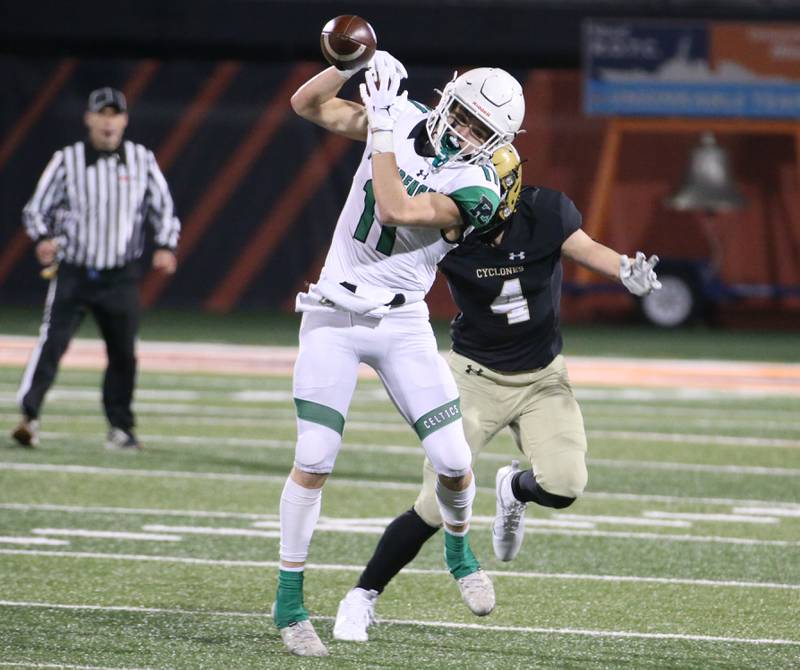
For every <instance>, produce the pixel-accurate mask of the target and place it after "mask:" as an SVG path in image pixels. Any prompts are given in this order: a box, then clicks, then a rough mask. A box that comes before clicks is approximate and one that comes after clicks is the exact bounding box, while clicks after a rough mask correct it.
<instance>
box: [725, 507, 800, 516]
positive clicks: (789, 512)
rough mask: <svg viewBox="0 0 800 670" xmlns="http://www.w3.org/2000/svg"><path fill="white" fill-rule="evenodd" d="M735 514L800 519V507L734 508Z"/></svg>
mask: <svg viewBox="0 0 800 670" xmlns="http://www.w3.org/2000/svg"><path fill="white" fill-rule="evenodd" d="M733 512H734V513H735V514H768V515H770V516H788V517H800V507H798V506H795V507H734V509H733Z"/></svg>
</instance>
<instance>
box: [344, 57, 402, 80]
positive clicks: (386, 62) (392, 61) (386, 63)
mask: <svg viewBox="0 0 800 670" xmlns="http://www.w3.org/2000/svg"><path fill="white" fill-rule="evenodd" d="M367 68H373V69H378V70H379V74H378V76H379V77H380V72H381V71H384V70H386V71H389V70H391V69H394V70H395V71H397V72H399V73H400V74H401V75H402V76H403V77H408V73H407V72H406V68H405V67H404V66H403V64H402V63H401V62H400V61H399V60H397V59H396V58H395V57H394V56H392V54H390V53H389V52H388V51H376V52H375V54H374V55H373V56H372V58H370V59H369V60H368V61H367V62H366V63H362V64H361V65H356V66H355V67H354V68H352V69H350V70H338V69H337V70H336V72H337V73H338V74H339V76H340V77H341V78H342V79H350V78H351V77H353V76H354V75H357V74H358V73H359V72H361V70H366V69H367Z"/></svg>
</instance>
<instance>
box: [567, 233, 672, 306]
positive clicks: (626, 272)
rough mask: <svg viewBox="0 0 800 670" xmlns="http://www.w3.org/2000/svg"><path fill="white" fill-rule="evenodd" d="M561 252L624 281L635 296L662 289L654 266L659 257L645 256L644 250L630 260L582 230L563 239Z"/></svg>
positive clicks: (582, 263) (607, 275)
mask: <svg viewBox="0 0 800 670" xmlns="http://www.w3.org/2000/svg"><path fill="white" fill-rule="evenodd" d="M561 251H562V253H563V254H564V255H565V256H566V257H567V258H571V259H572V260H574V261H575V262H576V263H580V264H581V265H583V266H584V267H586V268H588V269H590V270H592V271H594V272H597V273H599V274H602V275H605V276H606V277H609V278H610V279H615V280H617V281H620V282H622V284H623V285H624V286H625V288H627V289H628V290H629V291H630V292H631V293H633V294H634V295H647V294H648V293H650V291H653V290H657V289H660V288H661V283H660V282H659V281H658V279H657V277H656V273H655V270H654V269H653V268H655V266H656V264H657V263H658V256H650V258H646V257H645V255H644V254H643V253H642V252H641V251H637V252H636V258H635V259H634V260H633V262H631V259H630V258H628V256H626V255H624V254H619V253H618V252H616V251H614V250H613V249H611V248H610V247H607V246H606V245H604V244H600V242H596V241H595V240H593V239H592V238H591V237H589V236H588V235H587V234H586V233H585V232H583V231H582V230H580V229H578V230H576V231H575V232H574V233H572V235H570V236H569V237H568V238H567V239H566V240H565V241H564V244H562V245H561Z"/></svg>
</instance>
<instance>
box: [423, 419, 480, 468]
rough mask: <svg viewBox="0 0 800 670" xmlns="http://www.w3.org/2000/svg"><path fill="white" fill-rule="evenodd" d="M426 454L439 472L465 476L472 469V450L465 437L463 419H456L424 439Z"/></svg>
mask: <svg viewBox="0 0 800 670" xmlns="http://www.w3.org/2000/svg"><path fill="white" fill-rule="evenodd" d="M422 447H423V449H425V454H426V455H427V457H428V459H429V460H430V462H431V464H432V465H433V469H434V470H435V471H436V473H437V474H440V475H444V476H445V477H463V476H464V475H465V474H467V473H468V472H469V471H470V467H471V464H472V452H471V451H470V448H469V445H468V444H467V440H466V438H465V437H464V429H463V427H462V425H461V421H456V422H454V423H451V424H449V425H447V426H444V427H443V428H440V429H439V430H437V431H436V432H434V433H431V434H430V435H428V436H427V437H426V438H425V439H424V440H422Z"/></svg>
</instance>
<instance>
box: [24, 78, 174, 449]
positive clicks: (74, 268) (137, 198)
mask: <svg viewBox="0 0 800 670" xmlns="http://www.w3.org/2000/svg"><path fill="white" fill-rule="evenodd" d="M84 123H85V124H86V127H87V128H88V131H89V134H88V139H87V141H80V142H76V143H75V144H71V145H69V146H66V147H64V148H63V149H60V150H59V151H56V153H55V154H54V155H53V158H52V159H51V160H50V163H48V165H47V167H46V168H45V170H44V172H43V173H42V176H41V177H40V179H39V183H38V184H37V186H36V191H35V192H34V194H33V197H32V198H31V199H30V201H29V202H28V204H27V205H25V208H24V209H23V212H22V220H23V223H24V226H25V232H26V233H27V234H28V236H29V237H30V238H31V239H33V240H34V242H35V245H36V248H35V251H36V258H37V260H38V261H39V262H40V263H41V264H42V265H43V266H45V270H43V271H42V276H44V277H49V278H50V286H49V288H48V291H47V299H46V302H45V307H44V318H43V320H42V326H41V329H40V335H39V340H38V342H37V343H36V347H35V349H34V350H33V353H32V354H31V357H30V360H29V361H28V365H27V367H26V368H25V373H24V375H23V377H22V382H21V384H20V388H19V392H18V394H17V401H18V403H19V405H20V409H21V410H22V420H21V421H20V423H19V425H17V427H16V428H15V429H14V431H13V432H12V434H11V435H12V437H13V438H14V440H15V441H16V442H17V443H18V444H20V445H22V446H25V447H35V446H36V445H37V444H38V443H39V415H40V411H41V407H42V402H43V401H44V396H45V394H46V393H47V391H48V389H49V388H50V386H51V385H52V384H53V380H54V379H55V376H56V373H57V371H58V365H59V361H60V360H61V357H62V356H63V355H64V352H65V351H66V349H67V346H68V345H69V342H70V340H71V339H72V336H73V335H74V334H75V332H76V330H77V329H78V326H79V325H80V323H81V321H82V320H83V317H84V316H85V314H86V313H87V312H91V314H92V316H93V317H94V319H95V321H96V322H97V326H98V328H99V330H100V333H101V335H102V336H103V339H104V340H105V344H106V352H107V355H108V365H107V367H106V371H105V376H104V378H103V409H104V411H105V415H106V418H107V419H108V423H109V431H108V436H107V438H106V448H108V449H122V450H129V449H130V450H136V449H141V446H142V445H141V444H140V442H139V440H138V439H137V438H136V435H135V434H134V432H133V427H134V416H133V411H132V409H131V404H132V400H133V388H134V381H135V377H136V351H135V342H136V334H137V332H138V329H139V296H138V286H137V279H138V264H137V262H136V261H137V260H138V259H139V258H140V256H141V255H142V251H143V248H144V224H145V221H148V222H149V223H150V224H151V225H152V227H153V229H154V231H155V243H156V247H157V249H156V251H155V253H154V254H153V267H154V268H156V269H158V270H161V271H162V272H165V273H167V274H172V273H174V272H175V267H176V257H175V249H176V247H177V244H178V235H179V232H180V222H179V221H178V218H177V217H176V216H175V212H174V206H173V202H172V196H171V195H170V192H169V188H168V187H167V182H166V181H165V179H164V175H163V174H162V173H161V170H160V169H159V167H158V165H157V163H156V159H155V156H154V155H153V152H152V151H150V150H149V149H147V148H146V147H144V146H142V145H141V144H136V143H134V142H131V141H129V140H126V141H124V142H123V139H122V138H123V135H124V133H125V128H126V127H127V125H128V105H127V102H126V100H125V96H124V95H123V94H122V92H120V91H118V90H116V89H113V88H109V87H105V88H99V89H97V90H96V91H92V93H91V94H90V95H89V104H88V108H87V110H86V113H85V114H84ZM56 270H57V272H56Z"/></svg>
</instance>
